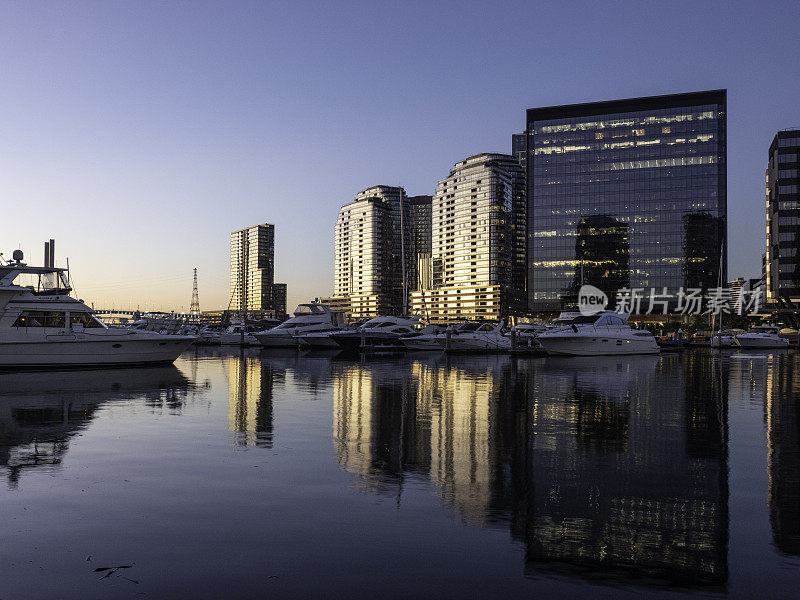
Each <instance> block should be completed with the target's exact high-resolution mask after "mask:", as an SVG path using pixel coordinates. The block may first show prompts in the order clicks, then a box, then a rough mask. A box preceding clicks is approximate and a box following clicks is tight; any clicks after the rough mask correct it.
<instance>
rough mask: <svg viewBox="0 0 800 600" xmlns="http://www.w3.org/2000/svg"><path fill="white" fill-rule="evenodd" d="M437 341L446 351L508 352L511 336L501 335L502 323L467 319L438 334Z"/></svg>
mask: <svg viewBox="0 0 800 600" xmlns="http://www.w3.org/2000/svg"><path fill="white" fill-rule="evenodd" d="M439 343H440V344H441V345H442V347H443V348H444V349H445V350H446V351H447V352H509V351H510V350H511V338H509V337H506V336H505V335H503V326H502V323H500V324H498V325H493V324H491V323H475V322H471V321H467V322H466V323H462V324H461V325H459V326H458V327H456V328H455V329H451V330H449V331H447V332H445V333H444V334H443V335H441V336H439Z"/></svg>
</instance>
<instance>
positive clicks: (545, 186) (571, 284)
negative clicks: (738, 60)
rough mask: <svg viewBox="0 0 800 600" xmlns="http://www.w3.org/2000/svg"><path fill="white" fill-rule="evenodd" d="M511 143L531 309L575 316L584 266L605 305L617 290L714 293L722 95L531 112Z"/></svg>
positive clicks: (720, 245)
mask: <svg viewBox="0 0 800 600" xmlns="http://www.w3.org/2000/svg"><path fill="white" fill-rule="evenodd" d="M512 145H513V146H514V148H515V151H516V153H517V154H519V155H521V156H522V160H523V161H524V163H525V168H526V175H527V199H528V214H527V218H528V234H529V235H528V248H527V250H528V260H527V265H528V270H527V294H528V308H529V309H530V310H531V311H533V312H552V311H558V310H561V309H563V308H570V307H572V306H573V302H574V297H575V284H576V282H578V283H580V277H581V269H582V270H583V274H584V277H586V276H588V277H591V278H592V280H591V281H589V280H587V279H584V280H583V281H584V282H585V283H591V284H593V285H595V286H596V287H599V288H600V289H602V290H603V291H605V292H606V293H607V294H609V298H610V299H611V301H612V302H613V301H614V296H615V294H614V292H616V291H617V289H618V287H617V286H619V285H620V284H621V283H627V284H628V286H629V287H631V288H644V289H645V290H648V291H649V289H650V288H656V289H657V290H658V291H659V292H661V291H662V288H663V287H667V288H668V291H669V292H670V293H672V294H675V293H677V291H678V289H679V288H681V287H684V288H691V287H701V288H710V287H716V286H717V285H718V281H719V265H720V252H725V245H726V235H727V234H726V211H727V199H726V186H727V183H726V162H727V145H726V91H725V90H716V91H710V92H696V93H689V94H675V95H668V96H655V97H648V98H636V99H630V100H617V101H610V102H592V103H588V104H574V105H567V106H555V107H548V108H536V109H529V110H528V111H527V130H526V134H525V135H524V136H522V137H520V136H519V135H515V136H514V137H513V139H512ZM523 145H524V149H523ZM592 223H601V225H600V226H595V225H592ZM594 236H597V238H598V239H597V241H596V242H594V241H592V238H593V237H594ZM615 238H618V241H619V243H616V242H614V239H615ZM722 268H723V278H724V277H725V273H724V270H725V261H724V260H723V261H722ZM723 281H726V279H723Z"/></svg>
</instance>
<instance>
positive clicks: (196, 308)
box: [189, 267, 200, 319]
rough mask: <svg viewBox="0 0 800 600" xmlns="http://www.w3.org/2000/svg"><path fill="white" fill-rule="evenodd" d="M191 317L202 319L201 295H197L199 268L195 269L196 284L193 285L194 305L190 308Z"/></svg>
mask: <svg viewBox="0 0 800 600" xmlns="http://www.w3.org/2000/svg"><path fill="white" fill-rule="evenodd" d="M189 316H191V317H193V318H195V319H199V318H200V295H199V294H198V293H197V267H195V268H194V282H193V283H192V305H191V306H190V307H189Z"/></svg>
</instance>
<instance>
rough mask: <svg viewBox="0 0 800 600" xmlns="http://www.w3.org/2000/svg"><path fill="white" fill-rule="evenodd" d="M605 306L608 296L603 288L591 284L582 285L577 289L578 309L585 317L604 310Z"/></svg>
mask: <svg viewBox="0 0 800 600" xmlns="http://www.w3.org/2000/svg"><path fill="white" fill-rule="evenodd" d="M606 306H608V296H606V294H605V292H603V290H600V289H597V288H596V287H594V286H593V285H582V286H581V289H580V290H578V310H580V311H581V314H582V315H584V316H586V317H588V316H590V315H596V314H597V313H599V312H600V311H603V310H605V308H606Z"/></svg>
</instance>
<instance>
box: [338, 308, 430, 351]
mask: <svg viewBox="0 0 800 600" xmlns="http://www.w3.org/2000/svg"><path fill="white" fill-rule="evenodd" d="M419 324H420V323H419V317H413V318H410V319H408V318H405V317H392V316H387V317H375V318H374V319H370V320H369V321H367V322H366V323H364V324H363V325H361V326H359V327H358V328H356V329H354V330H351V331H342V332H339V333H334V334H331V338H332V339H333V340H334V341H335V342H336V343H337V344H339V347H340V348H342V349H343V350H344V351H346V352H358V351H359V350H362V351H371V350H376V349H377V350H384V351H388V350H404V349H405V345H403V343H402V342H401V341H400V338H401V336H404V335H408V334H410V333H414V332H415V331H416V330H417V328H418V327H419Z"/></svg>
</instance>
